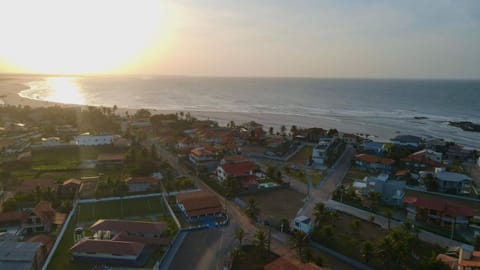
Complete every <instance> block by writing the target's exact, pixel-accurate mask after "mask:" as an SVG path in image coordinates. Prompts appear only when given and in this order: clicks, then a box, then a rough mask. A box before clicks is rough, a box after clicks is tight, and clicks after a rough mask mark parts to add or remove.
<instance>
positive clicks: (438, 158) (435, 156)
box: [411, 149, 443, 163]
mask: <svg viewBox="0 0 480 270" xmlns="http://www.w3.org/2000/svg"><path fill="white" fill-rule="evenodd" d="M411 156H414V157H423V158H426V159H429V160H432V161H435V162H438V163H442V158H443V154H442V153H439V152H435V151H433V150H430V149H423V150H420V151H418V152H415V153H413V154H412V155H411Z"/></svg>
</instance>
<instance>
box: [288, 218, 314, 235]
mask: <svg viewBox="0 0 480 270" xmlns="http://www.w3.org/2000/svg"><path fill="white" fill-rule="evenodd" d="M292 230H297V231H302V232H304V233H306V234H310V233H311V232H312V219H311V218H309V217H307V216H298V217H295V219H294V220H293V223H292Z"/></svg>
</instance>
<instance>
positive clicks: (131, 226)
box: [90, 219, 167, 234]
mask: <svg viewBox="0 0 480 270" xmlns="http://www.w3.org/2000/svg"><path fill="white" fill-rule="evenodd" d="M166 228H167V225H166V224H165V223H163V222H144V221H130V220H118V219H100V220H98V221H97V222H95V224H93V225H92V226H91V227H90V230H91V231H93V232H96V231H112V232H129V233H149V234H162V233H164V232H165V230H166Z"/></svg>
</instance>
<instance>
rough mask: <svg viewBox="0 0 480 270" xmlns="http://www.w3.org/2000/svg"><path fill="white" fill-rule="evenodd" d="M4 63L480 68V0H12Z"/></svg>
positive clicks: (419, 70) (280, 70)
mask: <svg viewBox="0 0 480 270" xmlns="http://www.w3.org/2000/svg"><path fill="white" fill-rule="evenodd" d="M0 33H1V35H2V36H1V39H0V72H3V73H11V72H22V73H23V72H27V73H29V72H33V73H82V74H83V73H87V74H96V73H133V74H169V75H208V76H301V77H374V78H476V79H480V1H476V0H471V1H468V0H464V1H458V0H452V1H446V0H431V1H421V0H412V1H408V0H407V1H357V0H352V1H343V0H336V1H319V0H318V1H313V0H312V1H279V0H272V1H238V0H232V1H209V0H202V1H198V0H178V1H160V0H122V1H113V0H101V1H98V0H82V1H65V0H42V1H38V0H15V1H3V2H2V3H1V4H0Z"/></svg>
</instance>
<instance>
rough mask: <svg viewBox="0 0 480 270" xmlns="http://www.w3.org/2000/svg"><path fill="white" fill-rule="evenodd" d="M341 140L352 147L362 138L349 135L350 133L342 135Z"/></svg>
mask: <svg viewBox="0 0 480 270" xmlns="http://www.w3.org/2000/svg"><path fill="white" fill-rule="evenodd" d="M342 139H343V141H344V142H345V143H347V144H352V145H356V144H358V143H360V142H361V141H363V138H362V137H360V136H358V135H355V134H351V133H343V135H342Z"/></svg>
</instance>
